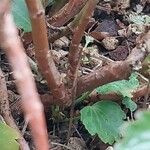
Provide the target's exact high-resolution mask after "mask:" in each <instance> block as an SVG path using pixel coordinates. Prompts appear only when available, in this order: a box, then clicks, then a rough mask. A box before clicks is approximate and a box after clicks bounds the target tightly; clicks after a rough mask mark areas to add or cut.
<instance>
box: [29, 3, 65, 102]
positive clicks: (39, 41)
mask: <svg viewBox="0 0 150 150" xmlns="http://www.w3.org/2000/svg"><path fill="white" fill-rule="evenodd" d="M26 3H27V7H28V10H29V14H30V19H31V23H32V37H33V43H34V45H35V56H36V59H37V62H38V66H39V68H40V70H41V72H42V74H43V75H44V77H45V78H46V80H47V82H48V85H49V87H50V90H51V91H52V94H53V96H54V99H55V100H56V101H57V100H58V101H59V102H62V101H63V102H64V103H66V101H67V99H64V98H65V96H66V95H65V87H64V84H63V82H62V80H61V77H60V74H59V72H58V70H57V68H56V66H55V64H54V61H53V58H52V55H51V53H50V51H49V44H48V38H47V31H46V24H45V15H44V10H43V8H42V4H41V2H40V1H38V0H36V1H35V0H26ZM39 33H40V34H39Z"/></svg>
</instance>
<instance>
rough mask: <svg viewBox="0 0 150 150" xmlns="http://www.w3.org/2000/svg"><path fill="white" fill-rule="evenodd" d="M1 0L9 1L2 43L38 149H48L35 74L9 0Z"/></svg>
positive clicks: (1, 18) (0, 24)
mask: <svg viewBox="0 0 150 150" xmlns="http://www.w3.org/2000/svg"><path fill="white" fill-rule="evenodd" d="M1 2H7V9H5V10H4V12H3V15H1V14H0V44H1V46H2V48H3V49H4V50H5V52H6V55H7V57H8V60H9V62H10V64H11V65H12V68H13V75H14V78H15V79H16V85H17V88H18V92H19V93H20V95H21V99H22V100H21V103H22V109H23V111H24V115H25V119H26V120H29V126H30V129H31V133H32V136H33V140H34V143H35V146H36V149H37V150H48V148H49V146H48V136H47V128H46V123H45V117H44V111H43V105H42V104H41V101H40V99H39V96H38V93H37V90H36V85H35V82H34V79H33V75H32V72H31V70H30V68H29V64H28V63H27V56H26V54H25V52H24V48H23V45H22V43H21V40H20V37H19V36H18V31H17V29H16V27H15V24H14V22H13V17H12V15H11V14H10V10H9V7H10V6H9V1H8V0H3V1H1ZM0 6H1V5H0ZM0 10H1V9H0Z"/></svg>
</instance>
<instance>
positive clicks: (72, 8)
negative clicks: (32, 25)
mask: <svg viewBox="0 0 150 150" xmlns="http://www.w3.org/2000/svg"><path fill="white" fill-rule="evenodd" d="M86 1H87V0H69V2H68V3H67V4H66V5H65V6H64V7H63V8H62V9H61V10H60V11H59V12H58V13H57V14H56V15H54V16H52V17H51V18H50V20H49V21H48V22H49V23H50V24H51V25H53V26H55V27H61V26H63V25H64V24H65V23H67V22H68V21H69V20H70V19H71V18H72V17H74V16H75V15H76V14H78V12H79V11H80V10H81V9H82V7H83V6H84V5H85V3H86Z"/></svg>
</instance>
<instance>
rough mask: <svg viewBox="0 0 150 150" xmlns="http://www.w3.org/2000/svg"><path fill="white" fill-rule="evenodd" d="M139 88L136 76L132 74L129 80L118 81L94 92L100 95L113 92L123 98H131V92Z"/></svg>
mask: <svg viewBox="0 0 150 150" xmlns="http://www.w3.org/2000/svg"><path fill="white" fill-rule="evenodd" d="M138 86H139V81H138V79H137V75H136V74H135V73H132V74H131V76H130V78H129V80H120V81H115V82H111V83H108V84H106V85H103V86H100V87H98V88H97V89H96V90H97V92H98V93H100V94H107V93H111V92H115V93H117V94H120V95H122V96H123V97H130V98H131V97H132V92H133V91H134V90H135V89H137V87H138Z"/></svg>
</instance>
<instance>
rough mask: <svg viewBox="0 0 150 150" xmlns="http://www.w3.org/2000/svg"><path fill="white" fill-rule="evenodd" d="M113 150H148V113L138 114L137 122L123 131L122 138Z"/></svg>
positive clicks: (149, 137) (149, 132) (149, 141)
mask: <svg viewBox="0 0 150 150" xmlns="http://www.w3.org/2000/svg"><path fill="white" fill-rule="evenodd" d="M114 149H115V150H131V149H132V150H149V149H150V112H149V111H147V112H146V111H145V112H138V116H137V120H136V121H134V122H132V123H129V124H128V125H126V126H125V129H124V138H123V139H122V140H121V141H120V142H119V143H117V144H116V145H115V148H114Z"/></svg>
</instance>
